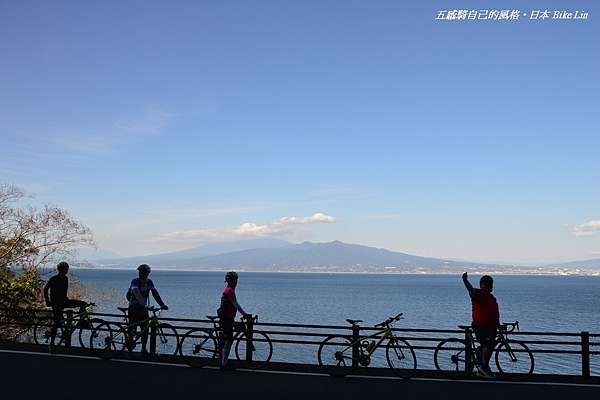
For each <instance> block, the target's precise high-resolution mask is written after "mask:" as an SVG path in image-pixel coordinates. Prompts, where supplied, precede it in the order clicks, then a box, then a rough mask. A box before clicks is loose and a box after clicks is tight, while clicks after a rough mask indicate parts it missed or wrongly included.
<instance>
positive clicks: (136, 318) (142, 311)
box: [127, 306, 150, 351]
mask: <svg viewBox="0 0 600 400" xmlns="http://www.w3.org/2000/svg"><path fill="white" fill-rule="evenodd" d="M127 315H128V317H129V325H130V326H131V327H132V328H131V329H130V331H129V334H130V337H131V338H133V336H134V334H135V333H136V331H137V328H138V327H139V328H140V329H141V331H142V351H146V345H147V344H148V329H147V328H148V322H149V321H148V319H149V318H150V316H149V315H148V310H147V309H146V307H136V306H129V310H128V312H127Z"/></svg>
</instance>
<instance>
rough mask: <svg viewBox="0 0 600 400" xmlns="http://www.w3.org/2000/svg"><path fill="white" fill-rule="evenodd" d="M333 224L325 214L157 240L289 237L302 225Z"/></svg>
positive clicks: (194, 231) (177, 234)
mask: <svg viewBox="0 0 600 400" xmlns="http://www.w3.org/2000/svg"><path fill="white" fill-rule="evenodd" d="M333 222H336V219H335V218H334V217H332V216H330V215H326V214H323V213H316V214H313V215H311V216H310V217H282V218H279V219H277V220H275V221H272V222H270V223H266V224H257V223H253V222H245V223H243V224H241V225H239V226H237V227H235V228H224V229H192V230H185V231H176V232H170V233H166V234H163V235H160V236H159V237H158V238H156V240H157V241H177V242H198V243H200V242H212V241H221V240H232V239H240V238H245V237H253V236H254V237H255V236H287V235H290V234H291V233H293V231H294V229H295V228H297V227H299V226H302V225H308V224H315V223H333Z"/></svg>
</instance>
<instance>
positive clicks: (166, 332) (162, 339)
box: [156, 323, 179, 356]
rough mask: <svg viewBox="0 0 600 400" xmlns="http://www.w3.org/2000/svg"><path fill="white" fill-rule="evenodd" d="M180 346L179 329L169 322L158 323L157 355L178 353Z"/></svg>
mask: <svg viewBox="0 0 600 400" xmlns="http://www.w3.org/2000/svg"><path fill="white" fill-rule="evenodd" d="M178 348H179V335H178V334H177V330H176V329H175V328H173V326H172V325H169V324H164V323H163V324H158V329H157V335H156V355H157V356H161V355H162V356H165V355H173V356H174V355H177V350H178Z"/></svg>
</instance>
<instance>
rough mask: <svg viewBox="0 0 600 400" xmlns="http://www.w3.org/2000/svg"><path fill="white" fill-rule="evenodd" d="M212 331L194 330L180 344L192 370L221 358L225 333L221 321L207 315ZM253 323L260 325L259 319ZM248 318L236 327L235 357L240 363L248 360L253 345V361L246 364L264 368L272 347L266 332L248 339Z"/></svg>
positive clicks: (180, 350)
mask: <svg viewBox="0 0 600 400" xmlns="http://www.w3.org/2000/svg"><path fill="white" fill-rule="evenodd" d="M206 318H208V319H209V320H210V321H211V322H212V324H213V328H192V329H190V330H189V331H188V332H187V333H186V334H185V335H184V336H183V337H182V339H181V342H180V344H179V355H180V356H182V357H183V359H184V361H185V362H186V363H187V364H188V365H190V366H192V367H198V368H200V367H204V366H206V365H208V364H210V363H211V362H213V361H214V360H215V359H216V360H218V359H219V358H220V357H221V350H222V343H223V340H222V329H221V328H220V327H219V317H217V316H212V315H207V316H206ZM250 318H251V319H252V322H253V323H256V322H258V316H257V315H255V316H252V317H250ZM244 320H245V318H244V317H242V318H241V320H240V322H238V323H236V324H235V326H234V327H235V329H236V332H235V333H234V336H233V342H234V344H235V357H236V359H237V360H238V361H240V360H246V353H247V346H248V344H250V346H251V347H250V354H251V360H247V362H248V365H247V366H248V367H250V368H256V369H259V368H263V367H265V366H266V365H267V364H268V363H269V361H270V360H271V356H272V355H273V343H272V342H271V339H270V338H269V336H267V334H266V333H264V332H257V331H254V330H253V332H252V338H251V340H249V339H248V338H247V336H248V332H247V329H246V324H245V322H244Z"/></svg>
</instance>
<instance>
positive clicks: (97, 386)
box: [0, 350, 600, 400]
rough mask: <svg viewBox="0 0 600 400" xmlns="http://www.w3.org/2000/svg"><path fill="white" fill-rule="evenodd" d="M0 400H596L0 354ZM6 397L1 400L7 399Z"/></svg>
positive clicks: (437, 384) (594, 394) (439, 384)
mask: <svg viewBox="0 0 600 400" xmlns="http://www.w3.org/2000/svg"><path fill="white" fill-rule="evenodd" d="M0 394H1V395H2V396H1V397H2V398H6V399H9V398H18V399H42V398H43V399H81V400H95V399H102V400H107V399H139V400H142V399H143V400H147V399H166V400H177V399H191V398H194V399H197V398H209V397H210V398H215V396H216V397H218V398H219V399H235V400H243V399H264V400H270V399H277V400H281V399H283V400H291V399H309V400H320V399H372V398H377V399H385V398H390V399H391V398H394V399H396V398H401V399H402V400H407V399H420V400H421V399H423V400H424V399H432V400H434V399H465V398H477V399H480V400H494V399H511V400H520V399H527V400H533V399H544V400H552V399H561V400H564V399H568V400H575V399H577V400H579V399H600V385H596V386H594V385H582V384H545V383H544V384H542V383H507V382H481V381H471V382H467V381H465V382H459V381H446V380H436V379H414V380H410V381H403V380H401V379H394V378H374V377H349V378H342V379H339V378H331V377H328V376H323V375H320V374H305V373H289V372H287V373H286V372H269V371H265V372H255V371H244V370H238V371H233V372H221V371H219V370H216V369H193V368H189V367H186V366H178V365H166V364H158V363H146V362H131V361H103V360H98V359H94V358H88V357H79V356H63V355H47V354H35V353H26V352H17V351H10V350H0ZM5 396H6V397H5ZM13 396H14V397H13Z"/></svg>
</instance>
